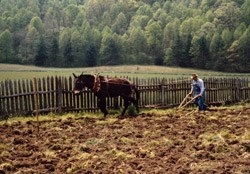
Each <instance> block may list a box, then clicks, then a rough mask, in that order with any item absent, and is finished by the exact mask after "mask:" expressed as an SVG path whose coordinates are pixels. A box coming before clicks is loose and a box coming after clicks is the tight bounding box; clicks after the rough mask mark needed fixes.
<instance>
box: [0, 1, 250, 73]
mask: <svg viewBox="0 0 250 174" xmlns="http://www.w3.org/2000/svg"><path fill="white" fill-rule="evenodd" d="M249 24H250V0H175V1H173V0H126V1H122V0H0V63H19V64H32V65H37V66H48V67H87V66H88V67H89V66H97V65H118V64H144V65H166V66H180V67H194V68H200V69H211V70H219V71H229V72H250V51H249V50H250V44H249V43H250V26H249Z"/></svg>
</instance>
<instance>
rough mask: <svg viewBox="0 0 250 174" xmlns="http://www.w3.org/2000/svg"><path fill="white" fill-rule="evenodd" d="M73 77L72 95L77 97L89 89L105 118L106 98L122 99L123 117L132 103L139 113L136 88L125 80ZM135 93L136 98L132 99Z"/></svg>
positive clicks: (83, 76) (97, 76) (83, 75)
mask: <svg viewBox="0 0 250 174" xmlns="http://www.w3.org/2000/svg"><path fill="white" fill-rule="evenodd" d="M73 76H74V89H73V91H74V94H75V95H79V94H80V93H81V92H82V90H83V89H86V88H87V89H90V90H91V91H92V92H93V93H94V95H95V96H96V97H97V98H98V107H99V108H100V110H101V112H102V113H103V114H104V118H105V117H106V116H107V114H108V111H107V109H106V97H118V96H120V97H122V98H123V100H124V109H123V111H122V113H121V115H122V116H123V115H124V114H125V112H126V110H127V108H128V106H129V105H130V103H133V104H134V106H135V107H136V110H137V112H139V108H138V101H139V98H140V93H139V90H138V89H137V87H136V86H135V85H134V84H132V83H131V82H130V81H129V80H127V79H125V78H114V77H104V76H101V75H99V74H98V75H91V74H83V73H82V74H81V75H79V76H77V75H75V74H74V73H73ZM134 92H135V94H136V96H135V97H133V93H134Z"/></svg>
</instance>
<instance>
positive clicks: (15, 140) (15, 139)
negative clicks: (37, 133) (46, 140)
mask: <svg viewBox="0 0 250 174" xmlns="http://www.w3.org/2000/svg"><path fill="white" fill-rule="evenodd" d="M12 143H13V144H14V145H18V144H24V143H25V140H24V139H23V138H20V137H15V138H14V140H13V142H12Z"/></svg>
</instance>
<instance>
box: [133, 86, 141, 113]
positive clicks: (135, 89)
mask: <svg viewBox="0 0 250 174" xmlns="http://www.w3.org/2000/svg"><path fill="white" fill-rule="evenodd" d="M133 90H134V91H135V95H136V99H135V102H136V110H137V112H139V99H140V91H139V90H138V88H137V87H136V86H135V85H133Z"/></svg>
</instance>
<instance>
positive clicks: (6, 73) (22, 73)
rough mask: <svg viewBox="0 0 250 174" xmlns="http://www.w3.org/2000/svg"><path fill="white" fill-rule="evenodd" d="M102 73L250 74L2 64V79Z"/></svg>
mask: <svg viewBox="0 0 250 174" xmlns="http://www.w3.org/2000/svg"><path fill="white" fill-rule="evenodd" d="M82 72H83V73H86V74H87V73H88V74H94V73H100V74H101V75H108V76H118V77H120V76H126V77H139V78H153V77H166V78H177V77H189V76H190V74H191V73H193V72H195V73H198V74H199V76H200V77H202V78H204V77H206V78H208V77H247V78H250V74H249V73H247V74H242V73H224V72H216V71H208V70H198V69H191V68H178V67H165V66H141V65H121V66H100V67H93V68H85V67H83V68H43V67H36V66H24V65H14V64H0V81H3V80H6V79H13V80H17V79H31V78H33V77H37V78H41V77H47V76H56V75H57V76H66V77H68V76H71V75H72V73H75V74H80V73H82Z"/></svg>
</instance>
